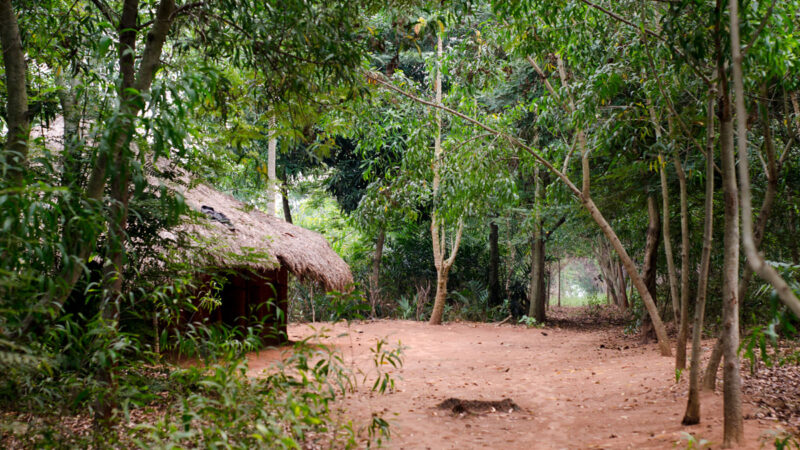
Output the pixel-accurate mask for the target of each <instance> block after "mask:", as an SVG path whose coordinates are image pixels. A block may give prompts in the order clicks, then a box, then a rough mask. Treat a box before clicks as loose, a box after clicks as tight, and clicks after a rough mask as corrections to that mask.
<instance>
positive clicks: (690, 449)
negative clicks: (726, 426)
mask: <svg viewBox="0 0 800 450" xmlns="http://www.w3.org/2000/svg"><path fill="white" fill-rule="evenodd" d="M681 439H683V440H685V441H686V449H687V450H695V449H703V448H710V447H711V442H710V441H708V440H706V439H702V438H701V439H699V440H698V439H697V438H696V437H694V436H693V435H692V434H690V433H687V432H685V431H683V432H681Z"/></svg>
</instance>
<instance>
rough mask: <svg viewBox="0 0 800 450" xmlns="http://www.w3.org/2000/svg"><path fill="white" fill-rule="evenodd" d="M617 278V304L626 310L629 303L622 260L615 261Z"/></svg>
mask: <svg viewBox="0 0 800 450" xmlns="http://www.w3.org/2000/svg"><path fill="white" fill-rule="evenodd" d="M617 279H618V280H619V281H618V282H619V288H618V289H617V295H619V306H620V307H622V309H625V310H627V309H628V308H630V303H629V302H628V286H626V281H625V270H624V268H623V266H622V261H620V262H617Z"/></svg>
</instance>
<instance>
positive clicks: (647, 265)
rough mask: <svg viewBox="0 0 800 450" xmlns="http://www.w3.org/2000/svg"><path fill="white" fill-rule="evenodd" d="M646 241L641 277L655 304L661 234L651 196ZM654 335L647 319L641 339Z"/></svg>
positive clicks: (648, 202) (655, 207) (643, 325)
mask: <svg viewBox="0 0 800 450" xmlns="http://www.w3.org/2000/svg"><path fill="white" fill-rule="evenodd" d="M647 217H648V225H647V239H646V240H645V250H644V269H643V270H642V276H643V277H644V283H645V285H646V286H647V291H648V292H649V293H650V296H651V297H652V298H653V301H654V302H656V303H657V292H656V288H657V286H656V273H657V272H656V268H657V267H658V240H659V239H658V238H659V235H660V233H661V225H660V222H659V218H658V207H657V206H656V199H655V196H653V195H652V194H650V195H648V196H647ZM654 334H655V329H654V326H653V322H652V320H650V319H649V318H648V317H646V318H645V321H644V322H643V323H642V339H644V340H650V339H652V338H653V337H655V336H653V335H654Z"/></svg>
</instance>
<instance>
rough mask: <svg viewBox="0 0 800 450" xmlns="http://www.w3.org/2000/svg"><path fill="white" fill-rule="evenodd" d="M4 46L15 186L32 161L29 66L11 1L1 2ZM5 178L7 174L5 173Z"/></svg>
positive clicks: (7, 149) (8, 156)
mask: <svg viewBox="0 0 800 450" xmlns="http://www.w3.org/2000/svg"><path fill="white" fill-rule="evenodd" d="M0 47H2V50H3V58H2V59H3V64H4V66H5V67H4V68H5V75H6V94H7V96H8V97H7V100H6V119H7V122H6V125H7V126H8V132H7V133H6V139H5V143H4V145H3V147H2V152H3V154H4V155H3V156H4V159H5V161H6V164H8V167H9V169H10V173H8V174H7V176H8V177H9V179H10V180H11V181H12V182H13V183H14V184H21V183H22V178H23V175H24V173H25V166H26V164H27V159H28V138H29V136H30V119H31V118H30V116H29V115H28V89H27V84H26V75H27V72H28V70H27V64H26V63H25V53H24V52H23V51H22V40H21V38H20V34H19V25H18V24H17V16H16V15H15V14H14V10H13V9H12V8H11V0H0ZM4 176H5V174H4Z"/></svg>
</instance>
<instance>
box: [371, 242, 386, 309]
mask: <svg viewBox="0 0 800 450" xmlns="http://www.w3.org/2000/svg"><path fill="white" fill-rule="evenodd" d="M385 239H386V228H385V227H383V226H381V228H380V230H378V237H377V239H376V240H375V253H374V254H373V256H372V274H370V277H369V300H370V302H369V303H370V307H371V308H372V317H375V306H376V305H377V304H378V303H379V302H380V295H381V288H380V277H381V258H382V256H383V242H384V240H385Z"/></svg>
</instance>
